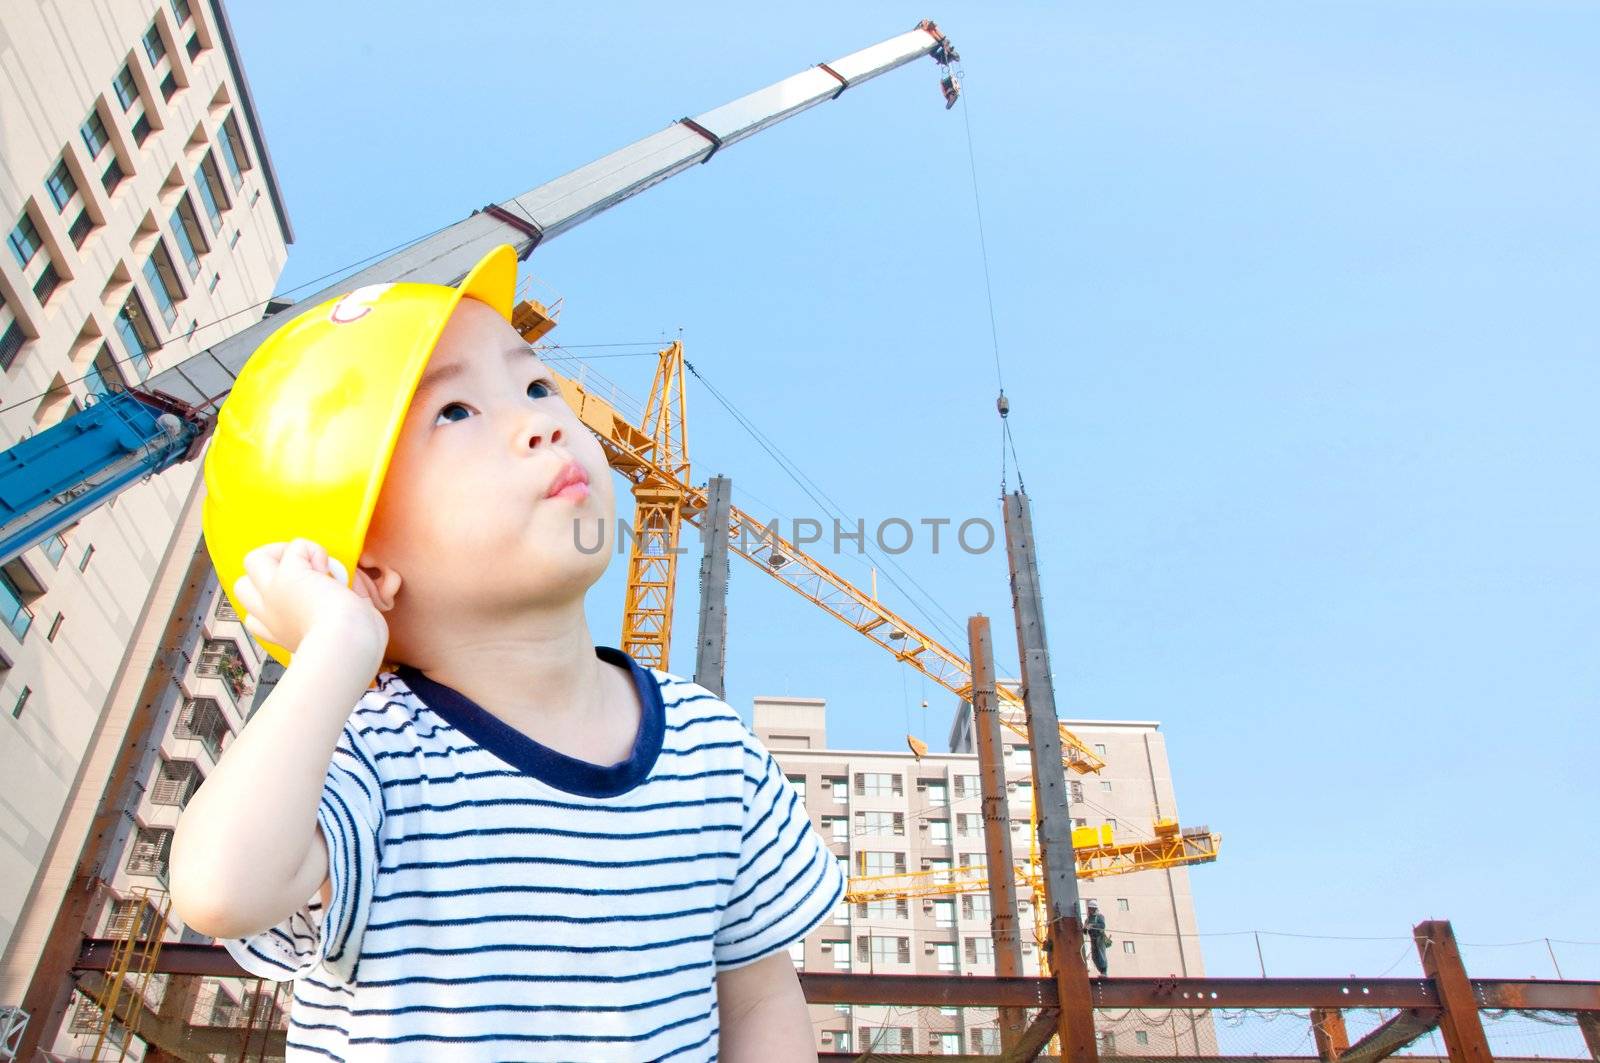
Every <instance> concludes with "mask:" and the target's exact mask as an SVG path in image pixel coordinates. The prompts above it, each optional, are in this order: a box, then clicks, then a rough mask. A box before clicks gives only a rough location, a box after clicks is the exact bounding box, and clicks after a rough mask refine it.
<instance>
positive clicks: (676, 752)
mask: <svg viewBox="0 0 1600 1063" xmlns="http://www.w3.org/2000/svg"><path fill="white" fill-rule="evenodd" d="M742 745H744V742H743V741H742V740H741V741H733V742H702V743H700V744H699V745H697V746H690V747H688V748H687V749H663V750H662V751H661V752H662V753H663V754H667V753H671V754H672V755H673V756H675V757H687V756H688V755H689V754H691V753H698V752H700V751H701V750H702V749H728V748H731V747H733V746H742Z"/></svg>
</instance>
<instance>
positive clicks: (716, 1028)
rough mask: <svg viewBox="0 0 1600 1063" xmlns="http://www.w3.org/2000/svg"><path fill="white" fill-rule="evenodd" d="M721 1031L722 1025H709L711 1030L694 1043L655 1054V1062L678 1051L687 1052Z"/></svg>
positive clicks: (670, 1056) (657, 1062)
mask: <svg viewBox="0 0 1600 1063" xmlns="http://www.w3.org/2000/svg"><path fill="white" fill-rule="evenodd" d="M721 1032H722V1027H721V1026H713V1027H711V1032H710V1033H708V1034H706V1035H705V1036H704V1037H702V1038H700V1040H698V1041H696V1042H695V1043H694V1044H692V1045H684V1046H683V1047H682V1048H674V1049H673V1050H672V1051H670V1052H668V1053H667V1054H666V1055H664V1056H657V1057H656V1063H661V1061H662V1060H664V1059H671V1058H672V1057H673V1056H675V1055H677V1054H678V1053H680V1052H688V1051H690V1050H692V1049H695V1048H699V1047H700V1046H701V1045H703V1044H705V1043H706V1042H707V1041H709V1040H711V1039H712V1038H713V1037H715V1036H717V1034H719V1033H721Z"/></svg>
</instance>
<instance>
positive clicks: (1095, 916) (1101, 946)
mask: <svg viewBox="0 0 1600 1063" xmlns="http://www.w3.org/2000/svg"><path fill="white" fill-rule="evenodd" d="M1083 936H1084V937H1085V938H1087V939H1088V942H1089V956H1090V957H1091V958H1092V959H1093V960H1094V965H1095V967H1097V968H1098V969H1099V971H1100V977H1101V978H1104V977H1105V976H1106V966H1107V965H1106V949H1108V948H1110V947H1111V935H1110V934H1108V933H1106V917H1105V916H1103V915H1101V914H1100V905H1099V904H1098V903H1096V902H1095V901H1090V902H1089V915H1088V918H1086V919H1085V920H1084V921H1083Z"/></svg>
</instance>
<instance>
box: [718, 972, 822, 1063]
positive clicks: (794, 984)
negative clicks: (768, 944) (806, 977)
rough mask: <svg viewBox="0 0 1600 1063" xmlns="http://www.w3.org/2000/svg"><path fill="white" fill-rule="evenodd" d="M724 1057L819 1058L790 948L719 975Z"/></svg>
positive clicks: (777, 1061)
mask: <svg viewBox="0 0 1600 1063" xmlns="http://www.w3.org/2000/svg"><path fill="white" fill-rule="evenodd" d="M717 1002H718V1003H717V1007H718V1010H719V1012H720V1013H721V1027H722V1033H721V1046H720V1049H719V1056H720V1058H722V1059H724V1060H726V1061H728V1063H755V1061H759V1063H802V1061H803V1063H816V1059H817V1048H816V1035H815V1033H813V1031H812V1028H811V1014H810V1012H808V1011H807V1010H806V998H805V996H804V995H803V994H802V993H801V992H800V979H799V978H797V977H796V976H795V973H794V961H793V960H792V959H790V958H789V954H788V952H774V953H773V954H772V955H770V956H767V957H766V958H764V959H760V960H757V961H756V962H755V963H751V964H747V965H745V966H743V967H736V968H734V969H733V970H731V971H722V972H720V973H719V974H718V975H717Z"/></svg>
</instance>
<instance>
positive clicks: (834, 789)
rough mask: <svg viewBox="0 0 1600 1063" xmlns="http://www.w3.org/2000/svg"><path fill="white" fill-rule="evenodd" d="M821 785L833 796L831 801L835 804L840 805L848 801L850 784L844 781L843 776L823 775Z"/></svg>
mask: <svg viewBox="0 0 1600 1063" xmlns="http://www.w3.org/2000/svg"><path fill="white" fill-rule="evenodd" d="M822 785H823V787H824V788H825V789H827V790H828V791H829V792H830V793H832V794H833V799H834V801H836V802H837V803H839V804H841V805H842V804H844V803H845V802H846V801H848V800H850V784H849V783H848V782H847V781H846V780H845V778H844V776H842V775H825V776H823V779H822Z"/></svg>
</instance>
